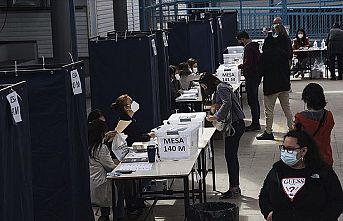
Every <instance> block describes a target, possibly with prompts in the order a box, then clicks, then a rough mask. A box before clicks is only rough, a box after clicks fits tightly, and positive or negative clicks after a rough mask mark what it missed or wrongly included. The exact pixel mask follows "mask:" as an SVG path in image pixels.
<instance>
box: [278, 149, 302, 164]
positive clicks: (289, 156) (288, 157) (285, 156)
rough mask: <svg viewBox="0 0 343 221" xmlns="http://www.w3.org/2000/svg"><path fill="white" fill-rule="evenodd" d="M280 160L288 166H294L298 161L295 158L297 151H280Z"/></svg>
mask: <svg viewBox="0 0 343 221" xmlns="http://www.w3.org/2000/svg"><path fill="white" fill-rule="evenodd" d="M281 160H282V161H283V162H284V163H285V164H287V165H288V166H290V167H291V166H294V165H295V164H297V163H298V162H299V160H300V159H297V152H296V151H293V153H288V152H287V151H281Z"/></svg>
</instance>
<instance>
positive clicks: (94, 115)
mask: <svg viewBox="0 0 343 221" xmlns="http://www.w3.org/2000/svg"><path fill="white" fill-rule="evenodd" d="M100 117H104V118H105V119H106V116H105V114H104V113H103V112H102V111H101V110H99V109H94V110H92V111H91V112H90V113H89V114H88V117H87V122H88V124H90V123H91V122H92V121H94V120H98V119H99V118H100Z"/></svg>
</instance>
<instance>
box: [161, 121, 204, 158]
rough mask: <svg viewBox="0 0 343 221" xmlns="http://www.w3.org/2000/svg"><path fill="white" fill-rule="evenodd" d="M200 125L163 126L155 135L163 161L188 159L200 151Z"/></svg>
mask: <svg viewBox="0 0 343 221" xmlns="http://www.w3.org/2000/svg"><path fill="white" fill-rule="evenodd" d="M198 134H199V125H196V124H189V125H163V126H161V127H160V128H159V129H158V130H157V131H156V132H155V135H156V137H157V141H158V149H159V154H160V157H161V159H184V158H188V157H189V156H190V155H191V153H192V152H193V151H196V150H197V149H198V137H199V135H198Z"/></svg>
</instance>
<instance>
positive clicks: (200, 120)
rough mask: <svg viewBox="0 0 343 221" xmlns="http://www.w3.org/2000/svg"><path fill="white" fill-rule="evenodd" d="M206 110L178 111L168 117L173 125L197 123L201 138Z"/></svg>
mask: <svg viewBox="0 0 343 221" xmlns="http://www.w3.org/2000/svg"><path fill="white" fill-rule="evenodd" d="M205 117H206V112H194V113H178V114H172V115H171V116H170V117H169V118H168V123H169V124H172V125H188V124H195V125H197V126H199V138H198V139H199V140H200V139H201V135H202V134H203V132H204V127H205Z"/></svg>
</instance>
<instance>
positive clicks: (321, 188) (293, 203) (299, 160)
mask: <svg viewBox="0 0 343 221" xmlns="http://www.w3.org/2000/svg"><path fill="white" fill-rule="evenodd" d="M279 148H280V156H281V160H280V161H278V162H276V163H275V164H274V166H273V168H272V169H271V170H270V172H269V173H268V175H267V177H266V179H265V180H264V184H263V187H262V189H261V192H260V197H259V205H260V209H261V212H262V214H263V216H264V218H265V219H266V220H267V221H295V220H304V221H323V220H325V221H337V219H338V217H339V216H340V215H341V213H342V211H343V191H342V187H341V184H340V182H339V179H338V177H337V175H336V173H335V171H334V170H333V169H332V168H331V167H328V166H327V165H325V163H324V162H323V161H322V160H321V159H320V155H319V150H318V147H317V145H316V142H315V141H314V140H313V139H312V137H311V136H310V135H308V134H307V133H306V132H305V131H303V130H301V129H299V128H297V130H292V131H289V132H288V133H287V134H286V135H285V137H284V140H283V144H282V145H280V146H279Z"/></svg>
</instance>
